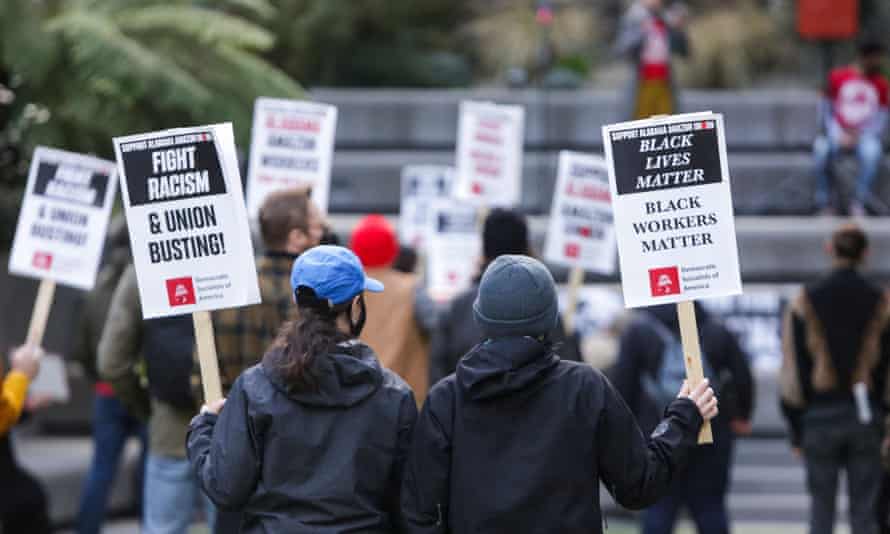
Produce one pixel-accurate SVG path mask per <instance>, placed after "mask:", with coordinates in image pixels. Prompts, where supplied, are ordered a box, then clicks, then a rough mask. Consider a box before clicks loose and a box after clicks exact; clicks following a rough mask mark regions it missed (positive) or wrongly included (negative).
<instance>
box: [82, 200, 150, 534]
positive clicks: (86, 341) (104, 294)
mask: <svg viewBox="0 0 890 534" xmlns="http://www.w3.org/2000/svg"><path fill="white" fill-rule="evenodd" d="M131 261H132V257H131V255H130V241H129V235H128V233H127V225H126V221H125V219H124V217H123V215H119V216H116V217H115V218H114V219H112V222H111V224H110V225H109V230H108V240H107V245H106V252H105V265H104V266H103V267H102V270H101V271H99V275H98V276H97V277H96V285H95V287H94V288H93V290H92V291H90V292H89V293H88V294H87V296H86V300H85V302H84V306H83V312H82V315H81V328H80V331H79V332H78V336H77V341H76V342H75V345H74V351H73V353H72V355H71V358H72V359H73V360H75V361H79V362H80V363H81V367H82V368H83V370H84V374H85V375H86V376H87V377H88V378H89V379H90V380H92V381H93V393H94V395H95V398H94V400H93V460H92V462H91V463H90V470H89V472H88V473H87V476H86V478H85V480H84V484H83V489H82V491H81V497H80V507H79V511H78V514H77V532H78V534H98V533H99V532H101V531H102V523H103V522H104V521H105V511H106V507H107V505H108V495H109V491H110V490H111V487H112V484H113V483H114V478H115V475H116V473H117V470H118V466H119V464H120V458H121V454H122V453H123V451H124V445H126V442H127V440H128V439H129V438H131V437H135V438H138V439H139V440H140V441H141V445H142V458H141V460H140V462H139V467H138V468H137V476H136V478H137V484H136V486H137V488H139V489H140V490H141V487H142V482H143V480H144V476H143V475H144V473H143V472H144V467H145V454H146V449H147V443H146V428H145V423H144V422H143V421H141V420H139V419H138V418H136V417H134V416H133V415H131V414H130V413H129V412H128V411H127V409H126V407H125V406H124V405H123V403H121V401H120V399H118V398H117V396H116V395H115V394H114V390H113V389H112V387H111V384H109V383H108V382H103V381H101V380H100V379H99V373H98V370H97V369H96V365H97V353H98V348H99V340H100V338H101V335H102V330H103V328H104V327H105V323H106V322H107V320H108V310H109V308H110V305H111V297H112V295H113V294H114V290H115V288H116V287H117V284H118V282H119V281H120V278H121V275H122V274H123V272H124V270H125V269H126V268H127V265H129V264H130V262H131ZM141 493H142V492H141V491H137V495H136V500H137V505H136V506H137V509H141V499H142V495H141Z"/></svg>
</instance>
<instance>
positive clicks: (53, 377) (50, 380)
mask: <svg viewBox="0 0 890 534" xmlns="http://www.w3.org/2000/svg"><path fill="white" fill-rule="evenodd" d="M28 395H29V396H32V397H47V398H49V399H52V400H53V401H55V402H61V403H65V402H68V400H69V399H70V398H71V389H70V388H69V387H68V372H67V370H66V368H65V360H64V358H62V357H61V356H60V355H58V354H44V355H43V357H42V358H40V372H39V373H37V376H36V377H34V381H33V382H31V385H30V386H28Z"/></svg>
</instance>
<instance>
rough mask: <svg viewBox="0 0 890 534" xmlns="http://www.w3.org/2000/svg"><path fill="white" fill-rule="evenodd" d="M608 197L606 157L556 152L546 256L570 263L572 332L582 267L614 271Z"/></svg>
mask: <svg viewBox="0 0 890 534" xmlns="http://www.w3.org/2000/svg"><path fill="white" fill-rule="evenodd" d="M611 196H612V195H611V193H610V191H609V171H608V168H607V166H606V162H605V160H603V159H602V158H600V157H598V156H593V155H589V154H581V153H578V152H569V151H565V150H564V151H562V152H560V153H559V167H558V172H557V178H556V189H555V190H554V192H553V207H552V208H551V210H550V226H549V228H548V230H547V245H546V247H545V249H544V258H545V259H546V260H547V261H549V262H551V263H555V264H559V265H565V266H567V267H570V268H571V272H570V273H569V293H568V302H569V306H568V307H567V308H566V310H565V314H564V320H563V325H564V326H565V328H566V331H567V332H569V333H571V332H573V331H574V315H575V307H576V306H575V304H576V302H577V292H578V289H579V287H580V285H581V283H582V282H583V281H584V271H585V270H587V271H593V272H596V273H600V274H612V272H613V271H614V269H615V231H614V228H613V226H612V202H611Z"/></svg>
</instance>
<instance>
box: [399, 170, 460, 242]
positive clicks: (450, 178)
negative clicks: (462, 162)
mask: <svg viewBox="0 0 890 534" xmlns="http://www.w3.org/2000/svg"><path fill="white" fill-rule="evenodd" d="M453 183H454V167H449V166H444V165H408V166H406V167H403V168H402V195H401V197H402V202H401V208H400V210H399V240H400V241H401V242H402V243H405V244H408V245H410V246H412V247H414V248H415V249H418V250H419V249H423V248H425V246H426V242H427V240H428V237H427V234H428V231H429V229H430V228H431V227H432V225H431V224H430V221H431V218H432V204H433V203H434V202H435V201H436V200H440V199H447V198H449V197H450V196H451V188H452V185H453Z"/></svg>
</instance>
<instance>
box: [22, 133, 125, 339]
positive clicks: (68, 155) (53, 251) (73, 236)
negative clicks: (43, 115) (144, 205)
mask: <svg viewBox="0 0 890 534" xmlns="http://www.w3.org/2000/svg"><path fill="white" fill-rule="evenodd" d="M116 172H117V171H116V169H115V165H114V163H112V162H110V161H105V160H101V159H98V158H93V157H90V156H84V155H82V154H74V153H72V152H65V151H62V150H55V149H52V148H46V147H37V149H36V150H35V151H34V157H33V159H32V160H31V170H30V173H29V174H28V186H27V189H26V190H25V198H24V200H23V202H22V209H21V212H20V214H19V221H18V226H17V228H16V233H15V240H14V241H13V244H12V252H11V254H10V256H9V272H11V273H13V274H18V275H22V276H28V277H31V278H37V279H39V280H40V281H41V282H40V289H39V290H38V291H37V300H36V301H35V303H34V310H33V312H32V314H31V322H30V326H29V327H28V341H27V342H28V344H29V345H35V346H37V345H40V344H41V342H42V341H43V333H44V331H45V330H46V321H47V319H48V318H49V311H50V307H51V306H52V301H53V294H54V293H55V288H56V283H57V282H58V283H60V284H65V285H69V286H72V287H76V288H78V289H83V290H89V289H92V287H93V284H94V283H95V280H96V272H97V270H98V269H99V260H100V258H101V256H102V247H103V244H104V242H105V231H106V228H107V226H108V216H109V214H110V213H111V203H112V201H113V200H114V194H115V192H116V189H115V188H116V186H117V182H116V177H115V174H116Z"/></svg>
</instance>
